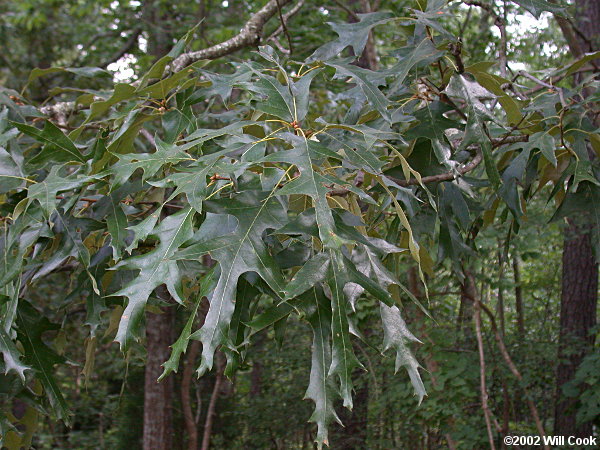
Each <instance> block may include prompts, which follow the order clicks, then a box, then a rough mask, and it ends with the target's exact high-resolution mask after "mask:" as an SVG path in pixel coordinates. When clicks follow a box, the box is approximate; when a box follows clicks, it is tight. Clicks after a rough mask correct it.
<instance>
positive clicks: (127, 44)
mask: <svg viewBox="0 0 600 450" xmlns="http://www.w3.org/2000/svg"><path fill="white" fill-rule="evenodd" d="M141 33H142V27H137V28H135V29H134V30H133V31H132V33H131V36H129V39H127V41H126V42H125V44H123V47H121V48H120V49H119V50H117V51H116V52H115V53H113V54H112V56H111V57H110V58H108V59H107V60H106V61H104V62H103V63H102V64H99V65H98V67H102V68H105V67H106V66H108V65H110V64H112V63H114V62H116V61H118V60H119V59H121V58H122V57H123V55H125V54H126V53H127V52H129V51H130V50H131V49H132V48H133V47H134V46H135V44H137V41H138V37H139V36H140V34H141Z"/></svg>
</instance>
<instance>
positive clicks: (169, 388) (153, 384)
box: [143, 289, 173, 450]
mask: <svg viewBox="0 0 600 450" xmlns="http://www.w3.org/2000/svg"><path fill="white" fill-rule="evenodd" d="M165 290H166V289H165ZM172 322H173V309H172V308H166V309H165V311H164V313H163V314H153V313H148V314H147V316H146V347H147V349H148V356H147V358H146V370H145V375H144V377H145V381H144V438H143V445H144V450H171V449H172V448H173V412H172V402H173V376H171V375H170V376H168V377H166V378H165V379H163V380H162V381H161V382H160V383H159V382H158V381H157V380H158V377H159V376H160V374H161V373H162V371H163V368H162V364H163V363H164V362H165V361H166V360H167V359H168V358H169V353H170V349H169V345H171V343H172V342H173V340H172V336H171V335H172V330H173V323H172Z"/></svg>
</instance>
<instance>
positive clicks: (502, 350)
mask: <svg viewBox="0 0 600 450" xmlns="http://www.w3.org/2000/svg"><path fill="white" fill-rule="evenodd" d="M472 300H473V301H474V302H475V304H477V305H478V306H479V307H480V308H481V310H482V311H483V312H485V314H486V315H487V316H488V318H489V319H490V324H491V326H492V331H493V332H494V336H495V338H496V343H497V344H498V349H499V350H500V353H501V354H502V358H504V361H505V362H506V365H507V366H508V368H509V370H510V371H511V373H512V374H513V375H514V376H515V378H516V379H517V380H518V381H519V383H520V385H521V387H522V388H523V391H525V398H526V402H527V406H528V407H529V411H530V413H531V416H532V417H533V420H534V422H535V426H536V428H537V430H538V433H539V434H540V436H542V438H544V437H545V436H546V432H545V431H544V426H543V425H542V421H541V420H540V415H539V413H538V410H537V408H536V406H535V404H534V403H533V400H532V399H531V393H530V392H529V389H528V388H527V386H526V385H525V384H524V383H523V375H521V372H519V369H517V366H515V363H514V362H513V360H512V358H511V357H510V354H509V353H508V350H507V349H506V345H505V344H504V340H503V339H502V336H501V335H500V332H499V331H498V327H497V326H496V320H495V318H494V314H493V313H492V312H491V311H490V310H489V308H488V307H487V306H486V305H485V304H484V303H482V302H481V301H480V300H479V299H476V298H473V299H472ZM543 447H544V449H545V450H550V447H549V446H548V445H546V444H544V446H543Z"/></svg>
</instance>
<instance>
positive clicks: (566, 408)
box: [554, 219, 598, 437]
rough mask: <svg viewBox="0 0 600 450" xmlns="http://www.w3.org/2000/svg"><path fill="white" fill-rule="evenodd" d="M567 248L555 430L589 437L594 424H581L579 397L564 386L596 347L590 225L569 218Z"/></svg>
mask: <svg viewBox="0 0 600 450" xmlns="http://www.w3.org/2000/svg"><path fill="white" fill-rule="evenodd" d="M568 223H569V225H568V227H567V229H566V230H565V243H564V248H563V258H562V263H563V270H562V276H563V279H562V295H561V305H560V337H559V350H558V360H559V364H558V368H557V373H556V386H557V392H556V405H555V424H554V433H555V434H557V435H566V436H578V437H586V436H590V435H591V433H592V424H591V423H586V424H581V425H577V423H576V417H575V410H574V408H575V405H576V399H574V398H565V397H564V396H563V394H562V386H563V385H564V384H565V383H567V382H568V381H570V380H572V379H573V377H574V376H575V372H576V371H577V368H578V367H579V365H580V364H581V361H582V360H583V358H584V357H585V355H586V354H587V353H588V352H589V351H590V349H592V348H593V345H594V336H593V334H592V333H591V330H592V328H593V327H594V326H595V325H596V303H597V292H598V263H597V262H596V261H595V258H594V255H593V252H592V242H591V236H590V227H591V226H590V225H589V224H581V223H577V222H576V221H575V220H573V219H569V221H568Z"/></svg>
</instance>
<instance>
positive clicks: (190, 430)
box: [181, 340, 200, 450]
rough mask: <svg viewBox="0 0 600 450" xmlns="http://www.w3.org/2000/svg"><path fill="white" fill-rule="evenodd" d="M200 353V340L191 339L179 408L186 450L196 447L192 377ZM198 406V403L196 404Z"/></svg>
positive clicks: (194, 449) (196, 428)
mask: <svg viewBox="0 0 600 450" xmlns="http://www.w3.org/2000/svg"><path fill="white" fill-rule="evenodd" d="M199 353H200V341H196V340H193V341H191V343H190V347H189V350H188V355H187V358H186V360H185V366H184V369H183V377H182V378H181V409H182V410H183V421H184V423H185V429H186V431H187V435H188V443H187V448H188V450H196V449H197V448H198V427H197V425H196V419H195V416H194V410H193V408H192V403H191V392H190V389H191V386H192V377H193V375H194V371H195V369H196V359H197V358H198V354H199ZM197 407H198V408H199V407H200V405H197Z"/></svg>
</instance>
